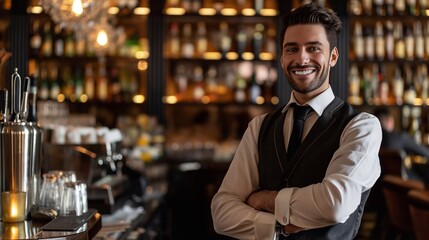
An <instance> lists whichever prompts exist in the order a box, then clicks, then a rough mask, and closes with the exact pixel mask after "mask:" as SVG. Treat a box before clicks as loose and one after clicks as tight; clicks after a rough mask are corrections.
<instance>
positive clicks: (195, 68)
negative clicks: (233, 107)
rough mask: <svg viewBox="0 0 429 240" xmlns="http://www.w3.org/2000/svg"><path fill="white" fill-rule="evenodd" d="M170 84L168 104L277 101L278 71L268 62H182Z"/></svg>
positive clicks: (168, 86) (177, 66)
mask: <svg viewBox="0 0 429 240" xmlns="http://www.w3.org/2000/svg"><path fill="white" fill-rule="evenodd" d="M168 78H169V79H170V81H168V83H167V89H166V94H167V96H168V97H169V98H167V99H166V101H167V103H175V102H199V103H210V102H221V103H222V102H224V103H225V102H226V103H228V102H237V103H255V104H264V103H271V104H276V103H277V102H278V99H277V98H276V97H275V93H274V89H275V84H276V81H277V70H276V68H275V67H274V66H273V65H272V64H271V63H268V62H253V61H242V62H229V63H224V64H220V65H208V66H202V65H197V64H192V63H179V64H177V65H175V67H173V71H172V73H171V76H169V77H168Z"/></svg>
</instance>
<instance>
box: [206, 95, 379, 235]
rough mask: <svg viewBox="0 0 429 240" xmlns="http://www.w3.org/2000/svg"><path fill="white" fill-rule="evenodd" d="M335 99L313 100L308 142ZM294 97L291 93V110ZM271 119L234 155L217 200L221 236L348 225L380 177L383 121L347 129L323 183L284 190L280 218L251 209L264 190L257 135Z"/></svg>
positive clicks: (362, 121) (365, 120) (360, 119)
mask: <svg viewBox="0 0 429 240" xmlns="http://www.w3.org/2000/svg"><path fill="white" fill-rule="evenodd" d="M334 98H335V96H334V94H333V92H332V89H331V88H329V89H327V90H326V91H325V92H323V93H321V94H319V95H318V96H317V97H315V98H313V99H312V100H310V101H308V102H307V103H306V104H305V105H309V106H311V107H312V108H313V110H314V111H312V112H311V113H310V115H309V116H308V118H307V120H306V122H305V125H304V131H303V138H305V136H306V135H307V134H308V132H309V131H310V129H311V127H312V126H313V124H314V123H315V122H316V121H317V119H318V118H319V117H320V116H321V115H322V113H323V111H324V109H325V108H326V107H327V106H328V105H329V103H331V102H332V101H333V100H334ZM294 102H296V101H295V98H294V97H293V94H291V99H290V101H289V103H288V104H287V105H286V106H285V109H283V111H286V110H287V109H288V107H289V105H290V104H291V103H294ZM291 112H292V111H288V112H287V114H286V118H285V122H284V128H283V131H284V133H283V135H284V136H285V140H284V142H285V149H287V145H288V142H289V136H290V134H291V131H292V121H293V118H292V113H291ZM265 115H266V114H264V115H261V116H257V117H255V118H254V119H252V121H250V123H249V125H248V128H247V129H246V132H245V133H244V135H243V138H242V139H241V142H240V144H239V146H238V148H237V151H236V153H235V156H234V158H233V160H232V162H231V164H230V167H229V169H228V171H227V173H226V175H225V177H224V179H223V182H222V185H221V186H220V188H219V190H218V192H217V193H216V194H215V196H214V197H213V199H212V204H211V211H212V217H213V222H214V227H215V229H216V231H217V232H218V233H220V234H224V235H228V236H232V237H235V238H238V239H273V236H274V227H275V222H276V220H277V221H278V222H279V223H281V224H283V225H287V224H293V225H296V226H298V227H302V228H305V229H313V228H320V227H325V226H329V225H333V224H336V223H340V222H345V221H346V220H347V218H348V217H349V215H350V214H352V213H353V212H354V211H355V210H356V208H357V206H358V205H359V204H360V200H361V193H362V192H364V191H366V190H368V189H370V188H371V187H372V186H373V185H374V183H375V182H376V180H377V179H378V177H379V176H380V163H379V159H378V151H379V148H380V144H381V139H382V133H381V126H380V122H379V121H378V119H377V118H376V117H375V116H373V115H371V114H369V113H365V112H362V113H359V114H358V115H357V116H355V117H354V118H353V119H352V120H351V121H350V122H349V123H348V124H347V126H346V127H345V129H344V131H343V133H342V135H341V138H340V144H339V148H338V150H337V151H336V152H335V153H334V155H333V157H332V160H331V162H330V164H329V166H328V168H327V170H326V174H325V177H324V179H323V181H322V182H320V183H317V184H312V185H309V186H306V187H303V188H283V189H282V190H280V191H279V193H278V195H277V197H276V199H275V214H272V213H268V212H264V211H258V210H255V209H254V208H252V207H250V206H249V205H247V204H246V203H245V202H246V199H247V197H248V196H249V195H250V194H251V193H252V192H253V191H255V190H257V189H258V187H259V174H258V162H259V153H258V147H257V145H258V135H259V128H260V126H261V124H262V121H263V119H264V117H265Z"/></svg>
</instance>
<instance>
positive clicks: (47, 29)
mask: <svg viewBox="0 0 429 240" xmlns="http://www.w3.org/2000/svg"><path fill="white" fill-rule="evenodd" d="M52 47H53V43H52V32H51V22H49V21H47V22H45V24H44V25H43V43H42V56H44V57H51V56H52Z"/></svg>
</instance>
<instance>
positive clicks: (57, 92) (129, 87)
mask: <svg viewBox="0 0 429 240" xmlns="http://www.w3.org/2000/svg"><path fill="white" fill-rule="evenodd" d="M37 68H38V69H37V70H36V72H35V74H34V76H35V77H36V79H38V93H37V96H38V99H41V100H56V101H58V102H63V101H71V102H87V101H96V100H100V101H107V102H108V101H112V102H121V101H123V102H130V101H132V100H133V98H134V97H135V96H136V95H138V94H139V89H140V82H139V78H138V75H137V74H136V73H135V72H133V71H128V70H127V69H126V68H120V67H117V66H113V67H109V68H107V67H106V65H105V62H103V61H100V62H99V63H98V64H93V63H86V64H85V65H82V64H76V65H67V64H61V65H59V64H58V63H42V64H40V66H38V67H37ZM107 69H109V70H107Z"/></svg>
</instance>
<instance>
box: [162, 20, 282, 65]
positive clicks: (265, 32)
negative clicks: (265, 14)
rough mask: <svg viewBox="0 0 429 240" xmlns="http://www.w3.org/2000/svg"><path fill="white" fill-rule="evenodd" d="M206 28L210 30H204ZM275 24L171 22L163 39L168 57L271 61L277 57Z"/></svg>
mask: <svg viewBox="0 0 429 240" xmlns="http://www.w3.org/2000/svg"><path fill="white" fill-rule="evenodd" d="M207 28H208V29H210V31H207ZM275 39H276V29H275V26H274V24H265V25H264V24H262V23H256V24H238V25H236V26H231V25H230V24H229V23H228V22H226V21H221V22H220V23H219V22H216V23H205V22H203V21H199V22H197V23H195V24H194V23H190V22H186V23H182V24H179V23H178V22H172V23H171V24H170V26H169V32H168V35H167V39H166V47H165V49H166V51H165V55H166V57H168V58H197V59H229V60H236V59H243V60H253V59H261V60H273V59H275V58H276V52H277V51H276V47H277V44H276V40H275Z"/></svg>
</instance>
